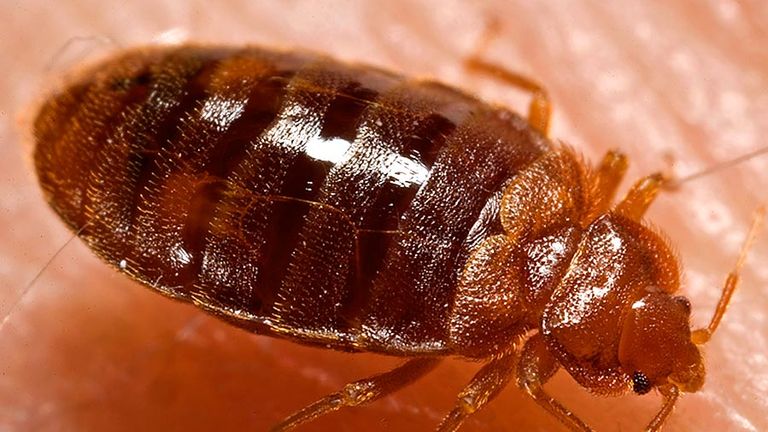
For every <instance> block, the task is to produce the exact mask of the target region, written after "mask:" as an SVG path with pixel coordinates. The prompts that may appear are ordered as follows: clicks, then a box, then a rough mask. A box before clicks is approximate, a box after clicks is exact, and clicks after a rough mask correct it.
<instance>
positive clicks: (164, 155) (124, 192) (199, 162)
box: [34, 46, 548, 355]
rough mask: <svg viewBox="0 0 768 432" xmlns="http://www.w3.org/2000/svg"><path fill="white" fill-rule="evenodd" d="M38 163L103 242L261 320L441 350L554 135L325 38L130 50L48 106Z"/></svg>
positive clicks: (199, 298) (141, 273)
mask: <svg viewBox="0 0 768 432" xmlns="http://www.w3.org/2000/svg"><path fill="white" fill-rule="evenodd" d="M34 127H35V136H36V139H37V142H36V149H35V164H36V168H37V173H38V176H39V178H40V182H41V184H42V186H43V189H44V190H45V192H46V195H47V198H48V200H49V202H50V203H51V205H52V207H53V208H54V210H55V211H56V212H58V213H59V214H60V215H61V216H62V218H63V219H64V220H65V221H66V222H67V223H68V225H69V226H70V227H71V228H72V229H73V230H78V232H79V235H80V236H81V237H82V238H83V239H84V240H85V241H86V242H87V243H88V244H89V246H90V247H91V248H92V249H93V250H94V251H95V252H96V253H97V254H98V255H100V256H101V257H102V258H103V259H105V260H106V261H107V262H109V263H110V264H112V265H113V266H116V267H118V268H119V269H121V270H122V271H124V272H126V273H128V274H129V275H131V276H132V277H134V278H136V279H138V280H139V281H141V282H143V283H145V284H147V285H149V286H150V287H152V288H154V289H157V290H159V291H162V292H163V293H165V294H166V295H170V296H173V297H176V298H180V299H182V300H185V301H190V302H194V303H195V304H196V305H198V306H200V307H201V308H203V309H206V310H208V311H209V312H213V313H215V314H217V315H219V316H221V317H222V318H224V319H227V320H229V321H232V322H234V323H235V324H237V325H239V326H241V327H244V328H247V329H249V330H253V331H257V332H261V333H268V334H273V335H278V336H284V337H290V338H293V339H296V340H298V341H300V342H305V343H313V344H318V343H321V344H330V345H331V346H333V347H335V348H337V349H345V350H363V349H365V350H373V351H383V352H387V353H390V354H401V355H406V354H408V353H413V352H445V351H447V350H448V349H449V347H448V346H447V345H446V340H447V333H446V332H447V323H446V320H447V313H448V309H449V306H450V304H451V303H452V302H453V298H454V294H455V287H456V283H457V278H458V275H459V273H460V271H461V269H462V268H463V266H464V262H465V261H466V259H467V256H468V253H469V250H470V249H471V248H472V247H473V246H475V245H476V244H477V243H478V242H480V241H482V239H484V238H486V237H487V236H489V235H492V234H495V233H498V232H499V230H500V227H499V226H498V221H497V219H498V218H497V217H496V215H497V213H498V200H499V197H500V191H501V190H502V189H503V187H504V185H505V184H507V183H508V182H509V180H510V179H511V178H512V177H513V176H514V175H515V173H517V172H518V171H519V170H520V169H521V168H523V167H525V166H526V165H527V164H529V163H530V162H531V161H533V160H534V159H536V158H537V157H538V156H539V155H541V154H542V153H543V152H544V151H546V150H547V148H548V144H547V141H546V140H545V139H544V138H542V137H541V136H539V135H538V134H537V133H535V132H533V131H532V130H531V129H530V128H529V127H527V124H526V123H525V122H524V120H522V119H521V118H520V117H518V116H517V115H515V114H513V113H511V112H509V111H506V110H504V109H501V108H496V107H491V106H489V105H486V104H484V103H482V102H480V101H478V100H476V99H474V98H472V97H470V96H467V95H465V94H463V93H460V92H458V91H456V90H453V89H450V88H448V87H445V86H442V85H439V84H436V83H433V82H428V81H409V80H405V79H403V78H402V77H400V76H397V75H395V74H392V73H389V72H385V71H381V70H378V69H375V68H371V67H365V66H356V65H349V64H344V63H339V62H336V61H333V60H331V59H328V58H326V57H322V56H317V55H314V54H306V53H296V52H277V51H269V50H264V49H260V48H244V49H233V48H217V47H201V46H181V47H168V48H150V49H143V50H135V51H130V52H127V53H124V54H122V55H120V56H118V57H115V58H113V59H110V60H107V61H106V62H104V63H102V64H100V65H98V66H96V67H94V68H93V69H90V70H89V71H87V72H85V73H83V74H81V75H80V76H79V77H78V78H77V79H75V80H73V81H72V82H71V83H70V84H69V86H68V87H66V88H65V89H64V90H63V91H61V92H60V93H58V94H56V95H55V96H54V97H52V98H51V99H49V101H48V102H47V103H46V104H45V105H44V107H43V109H42V110H41V113H40V115H39V116H38V118H37V119H36V121H35V126H34Z"/></svg>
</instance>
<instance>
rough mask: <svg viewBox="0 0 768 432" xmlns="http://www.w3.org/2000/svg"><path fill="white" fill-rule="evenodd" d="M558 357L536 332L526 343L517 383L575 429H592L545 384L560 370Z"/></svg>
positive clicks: (575, 431) (549, 411)
mask: <svg viewBox="0 0 768 432" xmlns="http://www.w3.org/2000/svg"><path fill="white" fill-rule="evenodd" d="M559 367H560V366H559V365H558V363H557V360H555V358H554V357H553V356H552V354H551V353H550V352H549V350H548V349H547V347H546V345H545V344H544V338H543V337H541V335H539V334H536V335H534V336H532V337H531V338H530V339H528V341H526V343H525V347H524V348H523V352H522V354H521V355H520V362H519V363H518V367H517V385H518V386H519V387H520V388H521V389H522V390H524V391H525V392H526V393H527V394H528V395H529V396H530V397H531V398H533V400H535V401H536V403H538V404H539V405H541V407H542V408H544V409H545V410H547V412H548V413H550V414H552V415H553V416H554V417H555V418H557V419H558V420H559V421H560V423H562V424H564V425H565V426H567V427H568V428H569V429H571V430H572V431H574V432H590V431H592V429H591V428H590V427H589V426H587V424H586V423H584V422H583V421H582V420H581V419H580V418H579V417H578V416H577V415H576V414H574V413H572V412H571V411H570V410H569V409H568V408H566V407H565V406H563V405H562V404H561V403H560V402H558V401H557V400H556V399H555V398H553V397H552V396H550V395H549V394H547V392H545V391H544V388H543V386H544V384H545V383H546V382H547V381H548V380H549V379H550V378H552V376H553V375H554V374H555V372H557V370H558V369H559Z"/></svg>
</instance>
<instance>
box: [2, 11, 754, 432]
mask: <svg viewBox="0 0 768 432" xmlns="http://www.w3.org/2000/svg"><path fill="white" fill-rule="evenodd" d="M125 3H127V2H121V3H119V4H118V3H114V4H109V3H108V2H100V1H93V0H88V1H78V2H75V1H70V2H58V3H57V4H56V6H49V5H50V4H52V3H51V2H45V1H42V0H31V1H27V2H25V3H24V4H11V3H10V2H7V3H2V4H0V17H3V18H2V21H3V22H4V28H3V29H2V30H0V32H2V33H0V52H2V53H3V55H2V57H0V63H1V64H2V68H1V69H0V70H3V71H4V77H3V79H2V80H0V154H1V155H2V157H0V173H2V175H1V176H0V194H2V195H1V196H2V197H3V203H2V204H1V205H0V226H3V231H2V232H0V316H6V315H8V314H9V312H10V316H9V317H8V319H7V320H6V321H5V323H4V325H3V327H2V328H1V329H0V353H2V355H0V430H9V431H33V430H34V431H70V430H72V431H105V430H109V431H123V430H125V431H134V430H145V431H152V430H158V431H161V430H162V431H169V430H170V431H174V430H184V431H206V430H213V429H217V430H249V431H250V430H253V431H259V430H265V429H266V428H267V427H268V426H269V425H271V424H273V423H275V422H276V421H279V420H280V419H281V418H282V417H283V416H285V415H287V414H289V413H290V412H292V411H293V410H295V409H297V408H299V407H301V406H303V405H304V404H307V403H309V402H311V401H313V400H315V399H317V398H319V397H321V396H323V395H325V394H327V393H329V392H332V391H335V390H337V389H339V388H340V387H341V386H343V385H344V384H345V383H347V382H350V381H353V380H356V379H360V378H363V377H366V376H370V375H373V374H375V373H378V372H381V371H385V370H389V369H391V368H393V367H394V366H395V365H397V364H399V363H400V362H401V361H402V360H401V359H397V358H391V357H384V356H379V355H371V354H354V355H352V354H345V353H338V352H334V351H330V350H323V349H317V348H308V347H303V346H300V345H297V344H293V343H290V342H288V341H280V340H276V339H273V338H269V337H265V336H258V335H251V334H248V333H246V332H244V331H242V330H239V329H237V328H234V327H232V326H229V325H227V324H224V323H222V322H219V321H218V320H217V319H215V318H213V317H209V316H207V315H204V314H202V313H200V312H199V311H198V310H196V309H195V308H193V307H191V306H188V305H184V304H182V303H179V302H175V301H172V300H169V299H166V298H164V297H162V296H160V295H158V294H156V293H154V292H152V291H151V290H148V289H146V288H144V287H141V286H140V285H138V284H136V283H134V282H132V281H130V280H128V279H127V278H126V277H124V276H122V275H120V274H118V273H116V272H115V271H113V270H112V269H110V268H109V267H108V266H106V265H105V264H103V263H102V262H100V261H99V260H98V259H96V258H95V257H93V255H92V254H91V253H90V252H89V251H88V250H87V249H86V248H85V247H84V246H83V245H82V244H80V243H79V242H78V241H77V240H76V239H75V240H73V241H71V242H69V243H67V241H68V240H69V239H71V237H72V235H71V234H70V233H69V232H68V231H67V230H66V229H65V227H64V225H63V224H62V223H61V222H60V221H59V220H58V219H57V218H56V216H55V215H54V214H53V212H52V211H50V210H49V209H48V207H47V205H46V204H45V203H44V201H43V198H42V195H41V194H40V192H39V190H38V188H37V185H36V180H35V177H34V173H33V170H32V166H31V163H30V156H29V155H30V151H31V143H30V137H29V135H28V134H29V129H28V122H29V120H30V118H31V116H32V115H33V114H34V113H33V111H32V110H33V108H30V106H33V105H34V104H35V102H36V101H38V98H40V97H41V96H44V94H45V89H46V88H50V87H51V85H52V84H51V83H52V82H54V81H55V77H56V76H58V75H60V74H61V72H62V71H63V70H66V69H67V67H68V66H69V65H72V64H77V63H78V62H79V61H82V60H83V59H84V58H86V57H87V56H86V55H84V54H82V53H83V52H86V51H94V50H95V51H99V52H102V53H103V52H106V51H110V50H112V51H114V50H117V49H118V48H117V47H116V46H115V45H119V46H124V47H127V46H134V45H138V44H144V43H149V42H152V40H153V39H157V38H158V36H162V35H165V37H166V38H167V37H170V36H174V35H177V36H178V35H179V34H186V35H187V37H188V38H189V40H194V41H204V42H221V43H258V44H261V45H265V46H283V47H286V46H287V47H290V46H295V47H302V48H308V49H313V50H317V51H321V52H325V53H328V54H331V55H333V56H335V57H339V58H342V59H345V60H349V61H355V62H363V63H370V64H375V65H378V66H381V67H385V68H388V69H392V70H397V71H400V72H403V73H405V74H407V75H412V76H418V77H433V78H435V79H439V80H440V81H444V82H446V83H449V84H452V85H456V86H460V87H461V88H463V89H465V90H467V91H471V92H474V93H476V94H478V95H480V96H482V97H484V98H485V99H487V100H490V101H493V102H497V103H501V104H505V105H509V106H510V107H512V108H514V109H517V110H519V111H524V110H525V103H526V98H525V95H524V94H522V93H520V92H518V91H516V90H515V89H511V88H509V87H506V86H504V85H502V84H500V83H497V82H494V81H492V80H489V79H487V78H485V77H478V76H474V75H472V74H470V73H469V72H467V71H466V70H465V69H463V68H462V64H461V60H462V58H463V57H466V56H467V55H468V54H469V53H471V52H472V49H473V46H474V44H475V41H476V40H477V39H478V37H479V35H480V33H481V32H482V29H483V25H484V23H485V22H486V21H487V18H488V17H489V16H493V17H495V18H496V19H498V21H499V24H500V25H501V31H500V34H499V35H498V37H497V38H496V39H495V40H494V41H493V42H492V44H491V46H490V48H489V50H488V52H487V53H486V54H485V56H486V58H488V59H490V60H493V61H496V62H498V63H501V64H503V65H505V66H506V67H509V68H511V69H514V70H516V71H520V72H523V73H526V74H529V75H530V76H532V77H534V78H535V79H537V80H538V81H539V82H541V83H542V84H544V85H545V87H546V88H547V89H548V90H549V92H550V94H551V96H552V99H553V102H554V118H553V124H552V131H551V136H552V137H553V138H556V139H561V140H563V141H564V142H566V143H568V144H569V145H572V146H574V147H576V148H577V149H578V150H579V151H580V152H583V153H584V154H585V155H586V156H587V158H588V159H590V160H592V161H596V160H598V158H599V157H600V156H601V155H602V154H603V153H604V152H605V151H607V150H608V149H612V148H617V149H621V150H622V151H624V152H625V153H626V154H627V155H628V156H629V158H630V162H631V169H630V171H629V173H628V176H627V181H626V182H625V187H626V186H628V185H629V184H630V183H631V182H632V181H633V180H634V179H637V178H638V177H640V176H642V175H645V174H648V173H649V172H652V171H655V170H662V169H667V168H668V162H667V161H668V160H669V159H670V158H669V156H671V157H672V160H674V162H675V163H674V165H673V172H674V173H675V174H676V175H678V176H685V175H687V174H689V173H692V172H696V171H699V170H701V169H703V168H706V167H710V166H716V165H717V164H718V163H721V162H723V161H726V160H729V159H731V158H733V157H735V156H737V155H740V154H744V153H748V152H750V151H753V150H756V149H758V148H760V147H761V146H765V145H766V142H765V140H764V139H762V138H763V137H765V136H768V116H766V113H768V50H766V48H765V47H767V46H768V4H766V3H764V2H759V1H754V2H752V3H747V2H744V3H741V4H735V3H732V2H728V1H720V0H712V1H710V2H706V3H705V2H699V1H694V0H689V1H674V2H655V3H653V4H652V3H651V2H635V3H627V2H621V4H620V3H619V2H597V1H595V2H592V3H590V4H586V3H582V4H580V5H579V6H576V5H575V2H570V1H566V0H563V1H554V2H547V3H543V2H535V4H534V2H526V1H515V2H509V1H494V2H464V1H459V0H453V1H441V2H427V1H421V2H406V4H400V2H394V1H391V2H379V1H370V2H353V1H349V2H342V1H335V2H314V1H291V2H267V1H263V2H252V1H245V0H243V1H242V2H234V1H233V2H231V4H230V5H228V6H222V4H223V3H222V2H219V3H217V4H216V6H209V5H208V4H207V3H204V2H167V3H166V4H164V5H161V6H157V5H155V4H154V2H143V1H137V2H131V3H130V5H129V6H127V5H125ZM481 5H482V6H481ZM174 29H175V30H174ZM169 30H174V31H171V32H169ZM83 36H86V37H88V38H86V40H84V41H83V40H80V39H75V38H77V37H83ZM105 39H110V40H111V41H112V42H104V40H105ZM68 42H69V43H68ZM767 168H768V157H762V158H759V157H758V158H755V159H753V160H751V161H749V162H747V163H743V164H740V165H738V166H736V167H733V168H730V169H728V170H723V171H720V172H718V173H715V174H712V175H710V176H708V177H705V178H702V179H700V180H696V181H692V182H690V183H687V184H684V185H683V186H682V187H681V188H680V189H679V190H678V191H676V192H675V193H665V194H663V195H662V196H661V197H660V198H658V200H657V202H656V203H654V205H653V207H652V209H651V211H650V212H649V214H648V220H649V221H652V223H653V224H654V225H655V226H657V227H659V229H661V230H663V232H665V233H666V235H667V237H668V238H669V241H670V243H671V244H672V245H673V246H674V248H675V250H676V251H677V252H678V254H679V256H680V257H681V259H682V261H683V265H684V268H685V273H684V278H683V287H682V289H681V293H682V294H684V295H686V296H688V297H689V298H690V299H691V303H692V304H693V311H694V312H693V318H692V321H693V326H694V327H699V326H702V325H705V324H706V323H707V322H708V320H709V317H710V316H711V311H712V310H713V308H714V305H715V303H716V302H717V299H718V296H719V293H720V287H721V285H722V283H723V280H724V278H725V275H726V273H727V272H728V271H729V270H730V268H731V266H732V263H733V262H734V261H735V258H736V254H737V251H738V247H739V245H740V242H741V240H742V238H743V236H744V234H745V233H746V231H747V226H748V223H749V219H750V213H751V212H752V210H753V209H754V208H756V207H757V206H758V205H759V204H760V203H762V202H765V201H766V197H768V194H766V187H767V186H768V169H767ZM59 249H61V251H60V253H58V254H57V255H55V254H56V252H57V251H58V250H59ZM767 257H768V241H767V240H766V236H765V235H762V236H761V237H759V238H758V239H757V241H756V244H755V248H754V250H753V251H752V253H751V254H750V256H749V261H748V262H747V264H746V266H745V268H744V272H743V281H742V285H741V287H740V289H739V290H738V292H737V293H736V295H735V296H734V300H733V302H732V305H731V307H730V309H729V311H728V313H727V314H726V317H725V319H724V321H723V324H722V326H721V328H720V330H719V331H718V332H717V333H716V334H715V336H714V338H713V340H712V342H711V343H709V344H708V345H707V346H706V347H705V348H704V351H705V357H706V365H707V368H708V374H707V380H706V383H705V386H704V388H703V389H702V390H701V391H700V392H698V393H695V394H690V395H684V396H683V397H682V399H681V400H680V402H679V403H678V406H677V408H676V410H675V412H674V413H673V415H672V417H671V418H670V420H669V422H668V423H667V425H666V430H672V431H686V430H691V431H700V430H755V431H760V430H768V417H766V415H765V413H766V412H768V358H767V357H766V353H768V318H767V317H766V311H768V294H767V293H768V291H767V290H766V287H767V286H768V284H767V282H768V267H766V266H764V265H763V263H764V262H766V258H767ZM51 259H52V260H51ZM49 260H51V261H50V262H49ZM38 272H41V275H40V278H38V279H36V280H35V281H34V283H32V284H31V285H29V284H30V281H31V280H32V279H33V277H35V275H36V274H37V273H38ZM27 287H29V290H26V288H27ZM20 297H23V298H22V300H21V302H19V301H18V299H19V298H20ZM648 349H649V350H651V349H653V347H648ZM478 367H479V365H478V364H475V363H469V362H465V361H463V360H460V359H448V360H446V361H444V362H443V363H442V364H441V365H440V366H439V367H438V368H437V369H436V370H435V371H434V372H433V373H431V374H429V375H428V376H427V377H425V378H424V379H422V380H420V381H418V382H417V383H415V384H413V385H411V386H409V387H408V388H406V389H404V390H402V391H400V392H398V393H396V394H394V395H393V396H391V397H388V398H386V399H383V400H380V401H377V402H375V403H373V404H371V405H370V406H366V407H360V408H353V409H346V410H343V412H340V413H336V414H333V415H329V416H327V417H324V418H322V419H319V420H317V421H316V422H314V423H312V424H310V425H308V426H306V427H305V428H304V429H302V430H306V431H352V430H371V431H376V430H393V431H402V430H432V429H433V428H434V427H435V426H436V425H437V424H438V423H439V421H440V419H441V418H442V416H443V415H445V414H446V413H447V412H448V411H449V410H450V409H451V408H452V407H453V405H454V403H455V400H456V394H457V393H458V392H459V391H460V390H461V388H462V387H463V386H464V384H466V383H467V382H468V381H469V379H470V378H471V376H472V375H473V373H474V372H475V371H476V370H477V369H478ZM546 388H547V390H548V391H550V393H551V394H552V395H555V396H556V397H558V398H560V400H561V401H562V402H563V403H565V404H566V405H567V406H568V407H569V408H571V409H572V410H573V411H574V412H575V413H577V414H578V415H580V416H581V417H582V419H584V420H585V421H586V422H587V423H588V424H590V425H591V426H592V427H594V428H595V429H597V430H600V431H603V430H610V431H612V430H641V429H642V428H643V427H644V426H645V424H646V423H647V422H648V421H649V420H650V419H651V418H652V416H653V415H654V413H655V411H656V410H657V409H658V407H659V404H660V397H659V395H658V394H656V393H655V392H651V393H650V394H649V395H646V396H643V397H638V396H634V395H631V394H630V395H627V396H623V397H619V398H601V397H596V396H592V395H590V394H589V393H587V392H586V391H585V390H583V389H581V388H580V387H579V386H578V385H577V384H575V383H574V382H573V380H571V379H570V377H569V376H568V375H567V374H566V373H564V372H562V371H561V372H560V373H559V374H558V375H557V376H556V377H555V378H554V379H553V381H552V382H551V383H550V384H548V385H547V387H546ZM558 428H559V429H563V427H562V426H560V425H559V423H557V422H556V421H555V420H553V419H552V418H551V417H550V416H549V415H548V414H546V413H545V412H544V411H543V410H542V409H540V408H539V407H538V406H537V405H536V404H535V403H534V402H532V401H531V400H530V399H528V398H527V397H526V396H525V395H524V394H523V393H522V392H520V391H519V390H517V389H516V388H515V387H514V386H513V385H510V386H509V387H508V388H507V389H506V390H505V391H504V392H503V393H502V394H501V395H500V396H499V397H498V398H497V399H496V400H495V401H494V402H493V403H492V404H490V406H489V407H488V408H487V409H484V410H483V411H481V412H480V413H478V414H477V415H476V416H475V417H473V418H472V420H470V421H468V422H467V424H466V427H465V428H464V429H463V430H466V431H488V430H513V429H514V430H526V431H535V430H542V431H551V430H559V429H558Z"/></svg>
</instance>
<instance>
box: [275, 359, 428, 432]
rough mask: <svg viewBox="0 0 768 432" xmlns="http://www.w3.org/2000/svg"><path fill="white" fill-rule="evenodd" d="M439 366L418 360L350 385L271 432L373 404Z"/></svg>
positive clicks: (309, 406)
mask: <svg viewBox="0 0 768 432" xmlns="http://www.w3.org/2000/svg"><path fill="white" fill-rule="evenodd" d="M438 362H439V359H436V358H416V359H412V360H409V361H407V362H406V363H405V364H403V365H402V366H400V367H398V368H396V369H393V370H391V371H389V372H385V373H382V374H379V375H375V376H372V377H370V378H366V379H362V380H360V381H355V382H353V383H350V384H347V385H345V386H344V388H343V389H342V390H340V391H338V392H336V393H331V394H329V395H328V396H326V397H324V398H322V399H320V400H318V401H316V402H313V403H312V404H310V405H307V406H306V407H304V408H303V409H301V410H299V411H297V412H296V413H294V414H292V415H291V416H289V417H288V418H286V419H285V420H283V421H282V422H280V423H279V424H277V425H275V426H274V427H273V428H272V429H271V430H272V432H281V431H288V430H291V429H293V428H295V427H297V426H299V425H301V424H303V423H306V422H308V421H311V420H314V419H316V418H317V417H320V416H322V415H325V414H328V413H330V412H333V411H336V410H338V409H340V408H343V407H345V406H357V405H362V404H366V403H369V402H373V401H375V400H377V399H380V398H382V397H384V396H387V395H389V394H391V393H393V392H395V391H397V390H400V389H401V388H403V387H405V386H406V385H408V384H410V383H412V382H413V381H416V380H417V379H419V378H421V377H422V376H424V375H425V374H426V373H428V372H429V371H431V370H432V369H433V368H434V367H435V366H436V365H437V363H438Z"/></svg>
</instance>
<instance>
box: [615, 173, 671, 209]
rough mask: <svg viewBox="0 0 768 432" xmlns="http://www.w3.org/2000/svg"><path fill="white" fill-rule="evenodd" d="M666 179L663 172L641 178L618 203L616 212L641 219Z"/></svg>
mask: <svg viewBox="0 0 768 432" xmlns="http://www.w3.org/2000/svg"><path fill="white" fill-rule="evenodd" d="M666 181H667V179H666V177H664V175H663V174H661V173H655V174H651V175H649V176H647V177H643V178H641V179H640V180H638V182H637V183H635V184H634V185H633V186H632V189H630V190H629V192H627V196H625V197H624V199H623V200H621V202H619V204H617V205H616V212H617V213H621V214H622V215H624V216H626V217H628V218H630V219H632V220H640V219H641V218H642V217H643V214H645V211H646V210H648V207H649V206H650V205H651V203H652V202H653V200H654V199H656V196H657V195H658V194H659V191H661V189H662V187H663V185H664V183H665V182H666Z"/></svg>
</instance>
